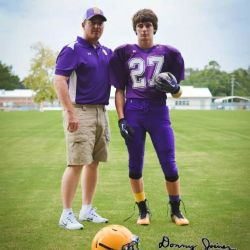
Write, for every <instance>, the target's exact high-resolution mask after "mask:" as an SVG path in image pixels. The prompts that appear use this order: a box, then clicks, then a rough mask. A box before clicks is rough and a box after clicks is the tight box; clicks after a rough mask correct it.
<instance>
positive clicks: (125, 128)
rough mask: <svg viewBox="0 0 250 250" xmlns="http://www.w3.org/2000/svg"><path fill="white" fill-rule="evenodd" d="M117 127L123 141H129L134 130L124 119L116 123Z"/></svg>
mask: <svg viewBox="0 0 250 250" xmlns="http://www.w3.org/2000/svg"><path fill="white" fill-rule="evenodd" d="M118 125H119V128H120V133H121V135H122V137H123V138H124V139H125V141H126V142H127V141H131V140H132V139H133V135H134V133H135V131H134V129H133V128H132V127H131V126H130V125H129V124H128V122H127V121H126V119H124V118H122V119H120V120H119V121H118Z"/></svg>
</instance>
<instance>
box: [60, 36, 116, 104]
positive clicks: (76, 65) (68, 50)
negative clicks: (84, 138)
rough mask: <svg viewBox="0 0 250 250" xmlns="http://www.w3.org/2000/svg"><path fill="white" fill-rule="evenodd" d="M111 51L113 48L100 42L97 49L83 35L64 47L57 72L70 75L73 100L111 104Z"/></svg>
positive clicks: (81, 102)
mask: <svg viewBox="0 0 250 250" xmlns="http://www.w3.org/2000/svg"><path fill="white" fill-rule="evenodd" d="M111 54H112V51H111V50H110V49H108V48H106V47H104V46H102V45H101V44H99V43H98V44H97V46H96V48H94V47H93V46H92V45H91V44H89V43H88V42H87V41H86V40H84V39H83V38H81V37H77V40H76V41H75V42H73V43H71V44H69V45H66V46H65V47H63V49H62V50H61V52H60V53H59V55H58V57H57V61H56V69H55V74H56V75H63V76H68V77H69V80H68V87H69V94H70V98H71V101H72V103H76V104H103V105H107V104H108V102H109V95H110V83H109V72H108V71H109V60H110V57H111Z"/></svg>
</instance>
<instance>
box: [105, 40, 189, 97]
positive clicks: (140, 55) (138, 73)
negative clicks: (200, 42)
mask: <svg viewBox="0 0 250 250" xmlns="http://www.w3.org/2000/svg"><path fill="white" fill-rule="evenodd" d="M110 66H111V67H110V81H111V84H112V85H113V86H114V87H115V88H118V89H123V90H126V98H147V99H155V98H156V99H161V98H162V99H166V94H165V93H163V92H160V91H158V90H156V89H155V88H154V77H155V76H156V75H157V74H159V73H161V72H171V73H172V74H173V75H174V76H175V77H176V79H177V81H178V83H180V81H181V80H183V79H184V60H183V57H182V55H181V53H180V52H179V51H178V50H177V49H175V48H173V47H171V46H168V45H154V46H153V47H151V48H149V49H146V50H145V49H142V48H140V47H139V46H138V45H136V44H126V45H123V46H120V47H118V48H116V49H115V51H114V53H113V55H112V57H111V60H110Z"/></svg>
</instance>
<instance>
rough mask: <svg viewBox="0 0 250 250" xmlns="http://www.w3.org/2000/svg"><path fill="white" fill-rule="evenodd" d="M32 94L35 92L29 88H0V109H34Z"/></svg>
mask: <svg viewBox="0 0 250 250" xmlns="http://www.w3.org/2000/svg"><path fill="white" fill-rule="evenodd" d="M34 96H35V92H34V91H33V90H31V89H14V90H4V89H0V110H29V109H35V108H36V107H37V105H36V104H35V103H34V102H33V98H34Z"/></svg>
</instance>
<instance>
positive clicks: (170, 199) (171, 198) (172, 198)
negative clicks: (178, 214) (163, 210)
mask: <svg viewBox="0 0 250 250" xmlns="http://www.w3.org/2000/svg"><path fill="white" fill-rule="evenodd" d="M169 201H180V196H179V195H169Z"/></svg>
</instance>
